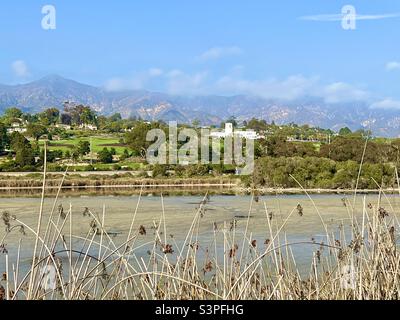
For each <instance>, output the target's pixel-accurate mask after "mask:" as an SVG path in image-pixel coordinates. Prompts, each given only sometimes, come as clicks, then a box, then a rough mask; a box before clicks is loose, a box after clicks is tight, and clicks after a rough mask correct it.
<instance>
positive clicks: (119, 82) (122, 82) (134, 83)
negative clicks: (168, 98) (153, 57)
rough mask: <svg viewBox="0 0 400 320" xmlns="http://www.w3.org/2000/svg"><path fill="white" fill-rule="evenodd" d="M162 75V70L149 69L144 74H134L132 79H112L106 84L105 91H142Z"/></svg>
mask: <svg viewBox="0 0 400 320" xmlns="http://www.w3.org/2000/svg"><path fill="white" fill-rule="evenodd" d="M163 74H164V71H163V70H162V69H159V68H150V69H149V70H146V71H144V72H139V73H136V74H135V75H134V76H133V77H129V78H124V77H114V78H111V79H109V80H108V81H107V82H106V84H105V89H106V90H108V91H124V90H140V89H144V88H145V86H146V85H147V84H148V82H149V81H150V80H151V79H154V78H157V77H160V76H162V75H163Z"/></svg>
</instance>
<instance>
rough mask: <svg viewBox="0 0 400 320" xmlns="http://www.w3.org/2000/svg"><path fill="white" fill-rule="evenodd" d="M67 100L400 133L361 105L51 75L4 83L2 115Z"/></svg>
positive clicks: (158, 115) (109, 109)
mask: <svg viewBox="0 0 400 320" xmlns="http://www.w3.org/2000/svg"><path fill="white" fill-rule="evenodd" d="M65 101H71V102H74V103H80V104H85V105H90V106H92V107H93V108H94V109H95V110H97V111H98V112H101V113H104V114H112V113H115V112H119V113H121V114H122V115H123V116H125V117H128V116H140V117H141V118H143V119H149V120H157V119H162V120H167V121H168V120H178V121H179V122H186V123H190V122H192V121H193V120H194V119H198V120H200V122H201V123H202V124H219V123H220V122H221V121H223V120H226V119H227V118H229V117H231V116H235V117H237V118H238V119H239V120H249V119H251V118H253V117H255V118H261V119H265V120H267V121H268V122H272V121H275V122H276V123H277V124H281V123H282V124H283V123H290V122H294V123H298V124H309V125H312V126H319V127H323V128H333V129H338V128H341V127H344V126H348V127H350V128H352V129H359V128H361V127H363V126H365V123H369V124H371V123H373V126H372V130H373V131H374V132H375V134H377V135H391V136H394V135H396V136H397V135H399V134H400V116H399V115H398V112H397V113H396V112H395V111H393V110H392V111H390V110H383V109H370V108H368V106H367V105H366V104H362V103H359V102H358V103H346V104H334V105H333V104H326V103H325V102H324V101H322V100H321V99H319V98H314V97H306V98H304V99H299V100H296V101H291V102H284V101H279V100H271V99H268V100H267V99H263V98H261V97H254V96H248V95H242V94H241V95H236V96H231V97H225V96H218V95H204V96H195V97H193V96H174V95H168V94H164V93H158V92H150V91H145V90H136V91H125V92H107V91H106V90H104V89H103V88H100V87H94V86H90V85H86V84H82V83H79V82H76V81H74V80H70V79H66V78H64V77H62V76H60V75H57V74H52V75H48V76H46V77H44V78H42V79H39V80H37V81H33V82H30V83H27V84H24V85H15V86H2V85H0V112H1V111H2V110H4V109H5V108H8V107H10V106H17V107H20V108H22V109H24V110H27V111H30V112H38V111H41V110H43V109H45V108H47V107H58V108H59V109H62V106H63V103H64V102H65Z"/></svg>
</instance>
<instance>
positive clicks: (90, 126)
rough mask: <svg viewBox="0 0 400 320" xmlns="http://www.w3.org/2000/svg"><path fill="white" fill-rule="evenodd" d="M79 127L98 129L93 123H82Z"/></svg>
mask: <svg viewBox="0 0 400 320" xmlns="http://www.w3.org/2000/svg"><path fill="white" fill-rule="evenodd" d="M79 129H84V130H92V131H97V129H98V128H97V126H95V125H93V124H86V123H84V124H81V125H80V126H79Z"/></svg>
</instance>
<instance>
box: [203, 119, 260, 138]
mask: <svg viewBox="0 0 400 320" xmlns="http://www.w3.org/2000/svg"><path fill="white" fill-rule="evenodd" d="M234 136H237V137H241V138H245V139H249V140H258V139H261V138H262V136H260V135H259V134H258V133H257V132H255V131H253V130H247V131H242V130H238V131H234V130H233V124H232V123H226V124H225V130H224V131H215V132H211V133H210V137H212V138H226V137H234Z"/></svg>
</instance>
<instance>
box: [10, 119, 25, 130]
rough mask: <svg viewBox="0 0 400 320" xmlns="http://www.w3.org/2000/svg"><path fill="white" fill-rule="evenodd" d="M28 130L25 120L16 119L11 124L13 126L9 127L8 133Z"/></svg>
mask: <svg viewBox="0 0 400 320" xmlns="http://www.w3.org/2000/svg"><path fill="white" fill-rule="evenodd" d="M26 131H27V129H26V122H24V121H23V120H22V119H19V122H17V121H15V122H13V123H12V124H11V127H10V128H8V129H7V132H8V133H13V132H19V133H25V132H26Z"/></svg>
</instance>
